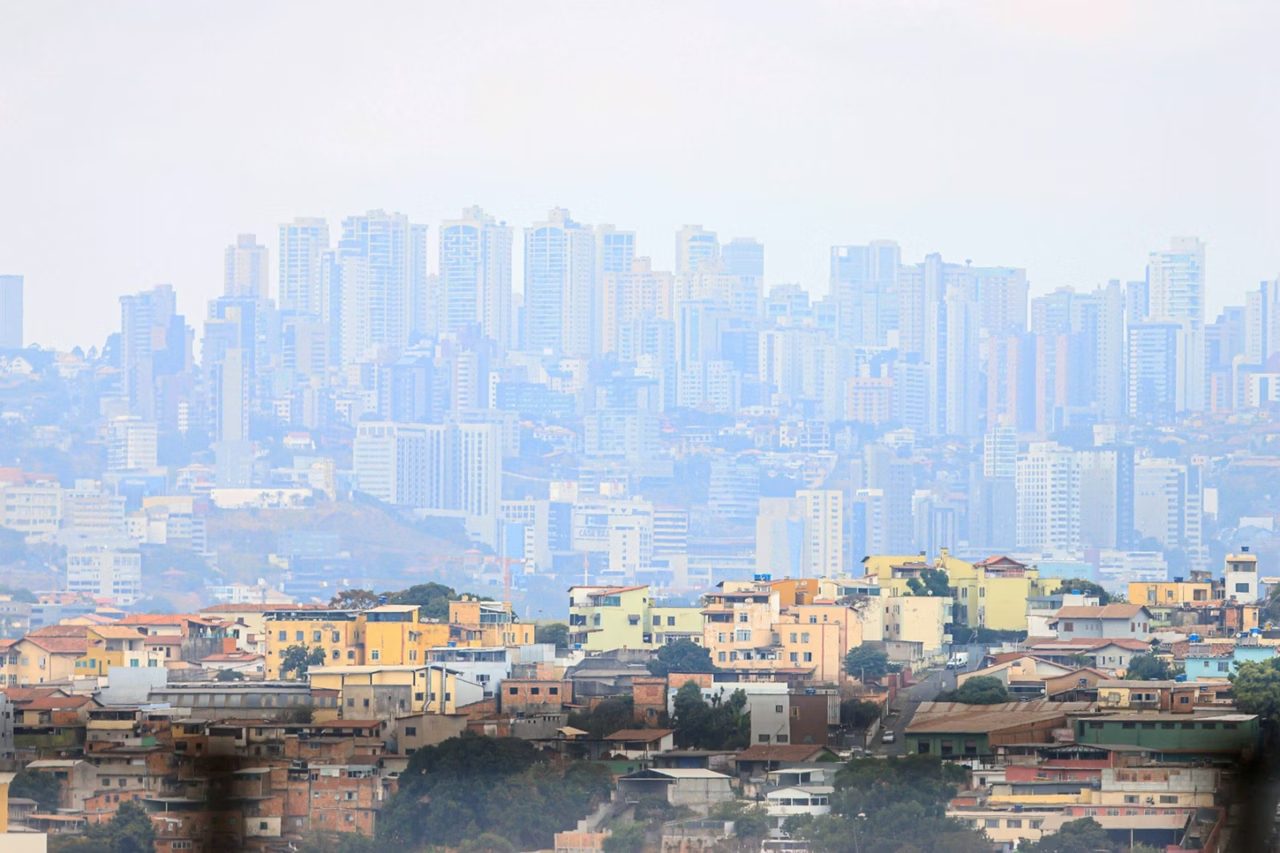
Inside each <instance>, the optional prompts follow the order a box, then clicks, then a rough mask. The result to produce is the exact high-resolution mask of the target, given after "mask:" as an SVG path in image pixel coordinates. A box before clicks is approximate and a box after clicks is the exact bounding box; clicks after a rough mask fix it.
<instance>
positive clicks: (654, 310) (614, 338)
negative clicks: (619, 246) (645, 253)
mask: <svg viewBox="0 0 1280 853" xmlns="http://www.w3.org/2000/svg"><path fill="white" fill-rule="evenodd" d="M672 284H673V281H672V275H671V273H669V272H657V271H655V270H654V269H653V265H652V263H651V262H650V260H649V259H648V258H635V259H634V260H632V262H631V267H630V268H629V269H628V270H627V271H626V272H621V273H619V272H608V273H605V274H604V278H603V279H602V281H601V285H602V288H601V290H602V293H601V296H602V301H603V304H602V306H601V315H602V318H603V323H602V325H601V341H600V347H601V351H602V352H605V353H614V352H616V353H618V354H619V356H620V357H622V358H623V359H624V360H628V361H631V360H634V359H635V357H636V356H637V355H638V354H639V353H638V351H637V350H636V348H635V347H634V345H633V344H632V342H631V336H630V334H629V331H630V330H631V329H632V328H633V326H634V324H635V323H636V322H637V321H639V320H640V319H641V318H642V317H650V318H660V319H663V320H670V319H671V318H672Z"/></svg>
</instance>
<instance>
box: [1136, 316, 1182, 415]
mask: <svg viewBox="0 0 1280 853" xmlns="http://www.w3.org/2000/svg"><path fill="white" fill-rule="evenodd" d="M1183 331H1184V329H1183V327H1182V326H1181V325H1180V324H1178V323H1131V324H1130V325H1129V341H1128V344H1129V345H1128V353H1127V358H1126V371H1127V373H1128V385H1129V392H1128V398H1129V399H1128V403H1129V405H1128V410H1129V417H1131V418H1134V419H1137V420H1145V421H1155V422H1159V423H1167V422H1168V421H1171V420H1173V417H1174V415H1175V414H1176V413H1177V412H1179V411H1183V407H1182V405H1181V398H1180V395H1179V392H1180V390H1182V387H1183V386H1182V385H1181V384H1180V383H1179V381H1178V379H1179V376H1180V372H1179V362H1178V350H1179V342H1180V341H1182V340H1185V337H1184V336H1183V335H1182V332H1183Z"/></svg>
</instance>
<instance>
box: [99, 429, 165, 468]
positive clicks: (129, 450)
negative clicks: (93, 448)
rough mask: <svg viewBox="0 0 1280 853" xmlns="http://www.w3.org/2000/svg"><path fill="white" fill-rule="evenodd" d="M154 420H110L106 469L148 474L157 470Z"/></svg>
mask: <svg viewBox="0 0 1280 853" xmlns="http://www.w3.org/2000/svg"><path fill="white" fill-rule="evenodd" d="M156 447H157V435H156V425H155V422H154V421H144V420H143V419H142V418H139V417H137V416H136V415H126V416H122V417H118V418H113V419H112V420H111V423H110V424H109V425H108V435H107V470H108V471H150V470H151V469H152V468H155V467H156Z"/></svg>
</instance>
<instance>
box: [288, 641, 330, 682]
mask: <svg viewBox="0 0 1280 853" xmlns="http://www.w3.org/2000/svg"><path fill="white" fill-rule="evenodd" d="M323 663H324V649H322V648H320V647H319V646H316V647H315V648H307V647H306V646H297V645H295V646H289V647H288V648H286V649H285V650H284V652H282V653H281V655H280V674H281V675H282V676H284V677H285V678H288V677H289V673H293V674H294V675H295V676H296V677H297V678H302V677H303V676H305V675H306V674H307V670H308V669H310V668H311V667H313V666H320V665H321V664H323Z"/></svg>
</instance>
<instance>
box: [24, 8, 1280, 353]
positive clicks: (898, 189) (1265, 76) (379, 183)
mask: <svg viewBox="0 0 1280 853" xmlns="http://www.w3.org/2000/svg"><path fill="white" fill-rule="evenodd" d="M389 8H390V10H391V14H387V15H385V16H379V17H377V18H375V17H373V16H370V17H368V18H363V19H359V20H356V21H350V20H349V19H347V18H346V17H343V18H337V17H335V15H334V13H333V10H332V8H326V7H310V6H309V7H308V12H309V14H308V15H307V16H305V17H304V18H301V19H300V18H298V17H297V16H296V15H292V14H291V13H290V10H289V8H288V7H287V6H281V7H278V8H275V9H260V8H257V7H252V6H248V5H246V6H242V7H240V13H239V14H238V15H225V16H223V15H218V16H205V15H202V14H200V13H198V12H195V11H190V10H180V9H174V8H167V7H154V6H146V5H134V6H124V7H119V8H117V9H113V10H112V11H111V12H106V11H105V10H94V9H89V10H84V9H79V8H75V9H73V8H72V7H70V6H60V5H58V4H41V5H40V6H39V7H28V8H25V9H15V10H13V11H12V12H11V13H10V14H9V15H8V16H7V17H8V19H9V20H8V21H7V22H6V23H7V24H8V26H6V27H5V28H4V29H3V31H2V32H0V47H3V50H0V80H4V81H5V82H4V83H3V84H0V104H3V108H4V110H5V114H6V117H7V119H8V121H7V124H8V127H9V132H8V133H6V134H5V138H4V139H3V140H0V184H3V185H4V186H6V188H7V199H8V200H10V201H11V203H10V204H7V205H5V209H4V210H3V211H2V212H0V235H2V236H0V267H2V268H3V269H4V271H5V272H6V273H14V274H21V275H25V276H26V280H27V314H28V317H29V322H28V331H27V336H26V338H27V340H29V341H35V342H39V343H41V344H43V345H45V346H57V347H68V346H71V345H76V344H79V345H88V344H90V343H95V342H100V341H101V339H102V337H103V336H104V335H105V333H106V331H107V330H108V328H109V325H108V323H107V319H106V318H108V317H110V316H111V315H112V314H113V313H114V312H113V311H112V307H113V306H112V303H113V302H114V299H115V297H116V296H118V295H120V294H122V293H130V292H135V291H137V290H139V289H141V288H146V287H151V286H153V285H154V284H156V283H160V282H169V283H172V284H173V285H174V286H175V288H176V289H177V290H178V292H179V293H180V294H182V295H183V299H184V302H183V303H182V305H181V310H182V311H183V312H185V313H187V314H188V315H194V314H196V313H198V312H197V311H196V308H197V307H198V306H199V305H201V304H202V303H203V302H205V301H207V300H208V299H210V298H213V297H214V296H216V295H218V292H219V291H220V289H221V288H220V281H221V275H222V268H221V255H220V251H219V250H220V249H221V248H222V247H223V246H225V245H226V244H227V243H229V242H232V241H234V238H235V235H236V234H240V233H254V234H257V235H258V237H259V239H260V240H262V241H264V242H265V241H266V238H269V237H270V235H272V234H273V233H274V229H275V228H277V227H278V226H279V224H280V223H282V222H287V221H290V220H291V219H292V218H293V217H294V216H322V217H324V218H326V219H327V220H328V221H329V223H330V227H331V228H334V229H335V230H336V229H337V228H338V226H339V223H340V222H341V219H342V218H343V217H344V216H348V215H351V213H352V212H354V211H361V210H368V209H373V208H378V207H381V208H383V209H386V210H399V211H401V212H403V213H405V214H406V215H408V216H409V217H410V218H411V219H412V220H413V221H419V222H427V223H431V224H433V226H434V225H436V224H438V223H439V222H441V221H442V220H444V219H447V218H452V217H456V216H457V215H458V211H460V210H462V209H463V208H464V207H466V206H469V205H472V204H477V203H478V204H481V205H483V206H484V208H485V210H486V211H487V212H488V213H489V214H490V215H492V216H494V217H495V218H496V219H498V220H500V221H501V220H505V221H506V222H508V223H510V224H512V225H515V226H522V225H524V224H527V223H531V222H535V221H538V220H539V219H540V217H541V216H543V215H544V214H545V211H546V210H547V209H548V208H549V207H552V206H555V205H560V206H562V207H565V208H567V209H569V210H571V211H573V213H574V216H575V217H576V218H577V219H579V220H580V221H583V222H591V223H603V222H612V223H614V224H615V225H616V226H617V227H618V228H621V229H626V230H634V231H636V233H637V240H638V243H639V244H640V245H643V246H645V247H646V248H645V249H644V250H643V252H641V254H644V255H647V256H650V257H652V258H653V261H654V268H655V269H660V270H667V269H673V268H674V266H675V259H674V257H672V255H671V254H669V253H670V252H671V251H672V241H671V240H670V236H669V235H670V234H671V233H672V232H674V231H675V230H677V229H678V228H679V227H681V226H682V225H683V224H686V223H690V222H695V223H696V222H701V223H702V224H704V225H705V226H706V227H707V228H709V229H712V230H715V231H717V232H718V233H719V234H720V235H722V237H723V238H725V239H728V238H730V237H733V236H751V237H754V238H756V239H758V240H760V241H761V242H762V243H763V244H764V245H765V246H766V248H767V250H768V258H769V261H768V269H767V272H766V276H767V278H766V282H765V284H766V288H767V287H768V286H771V285H773V284H776V283H779V282H793V281H794V282H799V283H800V284H802V285H804V286H805V287H806V288H808V289H809V290H810V291H811V292H813V293H815V294H821V293H823V292H824V291H825V287H826V280H827V279H826V265H827V252H828V250H829V248H830V246H833V245H841V244H846V243H866V242H869V241H871V240H874V239H879V238H892V239H896V240H897V241H898V242H899V244H900V245H901V247H902V252H903V256H904V257H909V258H919V257H923V256H924V255H925V254H927V253H929V252H934V251H937V252H940V253H941V254H942V255H943V257H945V258H947V259H949V260H953V261H957V262H959V261H963V260H964V259H965V258H974V259H975V261H976V262H979V263H984V262H992V261H995V260H998V261H999V262H1001V263H1007V264H1011V265H1014V266H1019V267H1025V268H1026V269H1027V270H1028V275H1029V278H1030V280H1031V284H1032V292H1033V294H1041V293H1046V292H1049V291H1052V290H1054V289H1056V288H1057V287H1060V286H1065V285H1074V286H1076V287H1077V289H1089V288H1091V287H1093V286H1095V285H1099V284H1102V283H1105V282H1106V281H1107V280H1109V279H1111V278H1118V279H1121V280H1128V279H1132V278H1136V277H1138V275H1139V274H1140V272H1141V269H1142V267H1143V261H1144V257H1145V252H1147V251H1150V250H1151V248H1152V247H1156V246H1161V245H1164V242H1165V240H1166V239H1167V237H1168V235H1171V234H1196V235H1199V236H1200V237H1201V238H1202V239H1204V240H1206V242H1207V243H1208V245H1209V247H1210V250H1211V252H1212V256H1213V261H1212V262H1211V264H1210V266H1209V277H1208V290H1207V293H1206V308H1207V312H1206V313H1207V314H1208V316H1209V317H1210V318H1211V317H1212V316H1213V315H1215V314H1216V311H1217V310H1218V309H1219V308H1220V307H1221V306H1222V305H1223V304H1227V303H1229V302H1232V301H1233V300H1235V299H1236V298H1237V296H1236V295H1237V294H1239V293H1242V292H1243V291H1244V290H1245V289H1247V288H1251V287H1253V286H1254V285H1256V283H1257V281H1260V280H1263V279H1269V278H1273V277H1274V276H1275V274H1276V273H1277V272H1278V271H1280V255H1278V254H1277V251H1278V250H1277V248H1276V244H1275V241H1274V239H1272V235H1274V234H1275V233H1276V231H1277V221H1276V205H1275V199H1276V197H1277V182H1280V173H1277V171H1276V170H1275V168H1274V165H1273V164H1272V163H1271V161H1270V158H1269V157H1268V153H1267V140H1269V139H1274V138H1275V135H1276V121H1277V118H1276V116H1275V115H1274V112H1273V111H1270V110H1266V109H1261V108H1259V106H1260V105H1262V104H1266V103H1268V102H1270V101H1273V100H1274V94H1275V92H1274V87H1275V81H1276V80H1278V79H1280V74H1278V73H1276V68H1275V64H1276V62H1277V60H1276V59H1275V57H1274V52H1273V51H1270V50H1269V49H1268V45H1267V43H1266V36H1265V34H1266V33H1267V32H1268V31H1271V30H1274V27H1269V26H1267V25H1266V21H1267V19H1268V18H1271V19H1273V22H1274V18H1275V16H1276V15H1278V14H1280V10H1277V9H1275V8H1274V7H1272V6H1270V5H1267V4H1249V3H1244V4H1232V5H1223V4H1216V5H1215V6H1213V7H1212V8H1209V7H1201V6H1197V5H1194V4H1126V5H1125V7H1123V8H1122V9H1114V8H1113V7H1111V6H1108V5H1104V4H1093V5H1090V4H1084V5H1079V4H1072V5H1070V6H1048V5H1041V6H1037V7H1036V8H1034V9H1032V8H1026V7H1022V6H1017V7H1014V6H1008V5H1004V4H995V3H991V4H971V5H969V6H967V7H966V10H965V13H964V14H961V13H959V12H958V11H953V10H947V9H945V8H937V7H928V6H923V5H910V6H901V7H885V8H874V7H867V6H859V7H855V8H848V7H846V6H843V5H839V4H832V5H824V4H817V5H814V6H813V7H812V8H811V12H812V14H811V15H809V16H805V17H804V18H800V17H798V16H788V15H784V14H781V13H780V12H779V11H778V10H776V9H771V8H770V7H767V6H761V5H750V4H748V5H735V6H734V7H733V11H734V14H732V15H725V14H722V13H721V12H722V10H723V9H724V8H725V7H723V6H720V5H717V4H704V5H697V6H693V7H684V6H682V7H680V9H679V11H678V14H679V15H680V26H675V25H674V24H675V19H674V15H675V14H677V12H676V10H675V9H673V8H669V7H661V6H660V7H657V8H656V10H655V11H653V12H652V14H650V15H646V16H636V15H633V14H629V13H628V12H627V11H624V10H621V9H619V8H610V7H607V6H599V7H575V6H552V7H549V8H551V9H554V10H556V12H557V14H550V15H547V14H540V13H539V11H538V10H537V9H535V8H533V7H527V6H523V5H522V6H509V7H506V8H505V9H504V10H502V12H503V14H502V15H501V18H502V21H503V23H502V24H501V25H499V26H493V25H492V24H491V23H489V22H488V20H487V19H482V17H481V13H479V12H478V10H470V9H467V8H465V7H458V8H453V7H443V8H442V7H433V8H426V7H424V8H416V7H409V6H399V7H389ZM286 20H288V22H289V25H288V26H285V21H286ZM619 29H625V30H626V31H627V32H628V33H629V38H628V39H627V40H618V39H617V37H616V32H617V31H618V30H619ZM148 33H163V34H164V35H165V37H164V38H160V39H156V38H149V37H148V35H147V34H148ZM286 33H287V35H286ZM605 34H609V37H605ZM708 34H714V37H712V38H708ZM778 39H781V40H783V42H785V43H786V44H788V45H791V46H792V49H791V50H787V51H781V52H780V51H776V50H773V49H772V45H773V44H775V43H776V40H778ZM212 44H219V45H225V47H223V48H219V49H214V48H211V47H210V45H212ZM411 45H412V46H413V49H410V46H411ZM547 45H549V46H552V47H554V51H553V53H554V54H555V55H556V56H557V58H558V61H556V62H548V61H547V60H546V58H545V54H544V53H543V52H542V50H541V47H542V46H547ZM904 46H910V55H911V56H912V57H914V58H913V60H912V62H910V63H906V62H903V61H902V56H903V55H904V53H903V51H904ZM67 48H70V49H67ZM63 51H65V52H63ZM52 56H59V57H61V58H60V59H59V64H58V65H57V66H52V65H50V64H49V62H50V60H49V59H48V58H47V57H52ZM335 57H344V58H346V60H345V61H343V60H342V59H339V60H335V59H334V58H335ZM922 57H923V58H922ZM349 62H351V63H358V64H359V65H360V66H361V67H363V68H366V69H367V75H355V76H352V75H348V74H346V72H347V71H349V70H350V67H351V66H350V65H348V63H349ZM160 68H163V69H164V73H163V74H157V73H155V72H156V71H157V69H160ZM565 74H569V75H572V76H575V77H577V78H579V79H582V80H583V81H584V83H582V84H581V85H578V86H569V87H565V86H563V85H561V83H560V81H561V78H562V77H563V75H565ZM356 77H359V78H360V79H381V80H384V81H386V85H385V86H383V87H381V88H378V89H373V90H369V89H367V88H363V87H361V84H360V82H359V80H357V79H355V78H356ZM872 80H874V81H875V84H874V85H871V83H870V81H872ZM443 81H447V82H443ZM286 89H287V91H288V92H289V93H290V94H289V96H288V97H282V96H280V95H277V94H276V93H277V92H280V91H284V90H286ZM1153 93H1156V94H1154V95H1153ZM226 116H236V117H238V118H237V120H236V121H227V120H226V119H225V117H226ZM868 119H870V120H871V121H872V122H873V124H872V126H873V127H876V128H880V129H881V130H877V132H874V133H868V132H866V127H867V120H868ZM237 121H240V122H243V123H245V125H246V126H249V127H253V128H255V131H256V132H253V133H248V134H245V133H239V132H237V131H236V130H233V128H234V127H235V125H236V122H237ZM86 123H87V124H86ZM86 126H89V127H91V128H92V132H90V133H82V132H81V130H82V129H83V128H84V127H86ZM939 127H942V128H955V129H956V131H955V132H954V133H947V134H944V135H941V136H940V135H939V133H938V131H937V128H939ZM886 128H887V129H888V130H884V129H886ZM690 129H691V130H690ZM690 134H692V136H693V137H694V138H695V139H697V140H698V142H697V144H692V145H691V144H690V143H689V142H688V141H687V139H685V138H683V137H687V136H689V135H690ZM676 137H680V139H679V141H676V140H675V138H676ZM99 141H103V142H105V144H101V145H100V144H99ZM304 142H305V143H306V144H303V143H304ZM939 142H943V143H945V145H943V146H940V145H939ZM1226 150H1229V151H1231V152H1232V154H1231V156H1230V157H1220V156H1215V155H1212V154H1211V153H1210V152H1220V151H1226ZM762 164H765V165H762ZM1175 175H1176V176H1177V179H1176V180H1174V179H1172V178H1171V176H1175ZM619 199H625V200H626V201H625V202H622V201H619ZM55 221H56V222H59V225H58V227H57V228H53V227H51V223H53V222H55ZM55 233H57V234H63V233H73V234H75V235H76V242H77V251H75V252H67V251H64V250H63V249H62V241H61V240H60V239H55V238H54V236H53V235H54V234H55ZM139 234H145V235H149V237H150V239H147V240H143V241H141V242H139V239H138V235H139ZM432 242H434V241H432ZM515 243H516V246H515V258H514V261H513V267H514V269H517V270H518V269H520V268H521V267H522V263H521V257H520V254H521V251H522V245H521V243H522V241H520V240H519V239H517V240H515ZM143 249H145V251H143ZM434 251H435V246H432V252H433V253H434ZM515 278H516V280H517V282H518V281H519V279H520V277H519V275H516V276H515ZM518 288H519V285H518V284H517V289H518ZM66 294H74V295H75V297H76V298H77V299H78V300H80V301H81V302H82V303H83V304H84V305H85V306H86V310H85V311H84V312H77V313H76V315H74V316H72V317H67V316H65V315H63V314H61V313H60V312H59V310H58V309H59V306H60V304H61V302H62V300H63V299H64V298H65V295H66ZM186 300H190V301H186Z"/></svg>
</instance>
